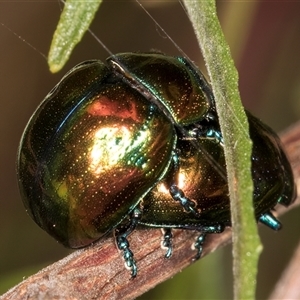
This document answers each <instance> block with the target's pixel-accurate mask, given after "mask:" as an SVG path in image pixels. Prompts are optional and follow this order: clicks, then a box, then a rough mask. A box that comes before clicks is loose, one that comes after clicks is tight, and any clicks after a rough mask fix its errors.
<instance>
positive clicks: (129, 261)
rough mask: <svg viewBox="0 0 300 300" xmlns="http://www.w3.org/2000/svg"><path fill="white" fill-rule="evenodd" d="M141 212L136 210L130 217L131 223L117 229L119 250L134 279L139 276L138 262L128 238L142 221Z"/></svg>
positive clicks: (116, 236) (116, 235)
mask: <svg viewBox="0 0 300 300" xmlns="http://www.w3.org/2000/svg"><path fill="white" fill-rule="evenodd" d="M140 215H141V212H140V210H139V209H135V210H134V211H133V213H132V214H131V215H130V221H129V222H128V223H127V224H121V225H119V226H118V227H117V228H116V229H115V238H116V243H117V246H118V248H119V249H120V250H121V251H123V258H124V260H125V263H126V266H127V267H128V268H130V269H131V276H132V278H134V277H136V275H137V266H136V261H135V260H134V257H133V252H132V251H131V250H130V245H129V242H128V240H127V237H128V236H129V235H130V234H131V233H132V232H133V230H134V229H135V228H136V225H137V223H138V221H139V219H140Z"/></svg>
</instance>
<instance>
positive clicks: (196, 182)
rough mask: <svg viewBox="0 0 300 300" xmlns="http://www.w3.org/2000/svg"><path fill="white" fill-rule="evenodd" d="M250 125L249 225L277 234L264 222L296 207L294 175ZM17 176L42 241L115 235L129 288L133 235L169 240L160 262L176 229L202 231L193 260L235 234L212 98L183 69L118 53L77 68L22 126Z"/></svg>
mask: <svg viewBox="0 0 300 300" xmlns="http://www.w3.org/2000/svg"><path fill="white" fill-rule="evenodd" d="M247 116H248V120H249V126H250V136H251V138H252V140H253V153H252V178H253V182H254V193H253V205H254V210H255V216H256V218H257V220H258V221H260V222H262V223H264V224H265V225H267V226H268V227H270V228H272V229H274V230H278V229H280V227H281V225H280V222H279V221H278V220H277V219H276V218H275V217H274V216H273V215H272V213H271V210H272V209H273V208H274V207H275V205H276V204H277V203H279V204H283V205H285V206H287V205H289V204H290V203H292V201H293V200H294V198H295V197H294V195H295V187H294V179H293V174H292V170H291V167H290V164H289V162H288V160H287V158H286V155H285V154H284V152H283V150H282V147H281V144H280V141H279V138H278V137H277V136H276V134H275V133H274V132H273V131H272V130H271V129H270V128H269V127H267V126H266V125H264V124H263V123H262V122H261V121H259V120H258V119H256V118H255V117H254V116H252V115H251V114H250V113H249V112H247ZM266 153H268V155H266ZM17 174H18V182H19V187H20V192H21V196H22V199H23V202H24V205H25V208H26V210H27V212H28V213H29V215H30V216H31V217H32V218H33V220H34V221H35V222H36V223H37V224H38V225H39V226H40V227H41V228H42V229H44V230H45V231H47V232H48V233H49V234H50V235H51V236H53V237H54V238H55V239H56V240H58V241H59V242H60V243H62V244H63V245H65V246H67V247H71V248H81V247H85V246H87V245H89V244H91V243H93V242H95V241H97V240H99V239H100V238H103V237H104V236H105V235H106V234H108V233H109V232H111V231H114V232H115V237H116V242H117V246H118V248H119V249H120V250H122V251H123V256H124V259H125V262H126V264H127V266H128V267H129V268H131V273H132V277H135V276H136V275H137V266H136V262H135V260H134V257H133V253H132V252H131V250H130V247H129V243H128V240H127V237H128V235H129V234H130V233H131V232H132V231H133V230H134V229H135V228H136V226H137V225H144V226H150V227H161V228H164V229H165V234H164V242H163V243H164V245H165V246H166V247H167V248H168V249H167V252H166V257H170V256H171V254H172V240H171V237H172V234H171V229H172V228H182V229H188V230H197V231H199V232H200V234H199V236H198V238H197V240H196V242H195V248H196V249H197V254H196V258H199V257H200V256H201V252H202V246H203V243H204V241H205V235H206V234H209V233H220V232H222V231H223V230H224V228H225V227H226V226H230V225H231V223H230V206H229V196H228V184H227V178H226V171H225V159H224V149H223V137H222V133H221V131H220V128H219V122H218V117H217V114H216V108H215V102H214V97H213V94H212V91H211V88H210V86H209V84H208V83H207V81H206V80H205V78H204V76H203V75H202V73H201V72H200V71H199V70H198V69H197V68H196V67H195V66H194V65H193V63H192V62H190V61H189V60H188V59H186V58H183V57H170V56H166V55H164V54H162V53H122V54H117V55H113V56H111V57H109V58H108V59H107V61H106V63H105V64H104V63H102V62H101V61H99V60H91V61H86V62H83V63H81V64H79V65H77V66H76V67H74V68H73V69H72V70H70V71H69V72H68V73H67V74H66V75H65V76H64V77H63V78H62V80H61V81H60V82H59V83H58V84H57V85H56V86H55V87H54V88H53V89H52V91H51V92H50V93H49V94H48V95H47V96H46V98H45V99H44V101H43V102H42V103H41V104H40V105H39V107H38V108H37V110H36V111H35V112H34V114H33V115H32V117H31V119H30V120H29V122H28V124H27V126H26V128H25V131H24V133H23V136H22V139H21V142H20V146H19V151H18V160H17Z"/></svg>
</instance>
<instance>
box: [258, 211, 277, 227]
mask: <svg viewBox="0 0 300 300" xmlns="http://www.w3.org/2000/svg"><path fill="white" fill-rule="evenodd" d="M258 221H259V222H261V223H263V224H264V225H266V226H268V227H269V228H271V229H273V230H279V229H281V223H280V222H279V221H278V220H277V219H276V218H275V217H274V216H273V215H272V213H271V212H270V211H268V212H266V213H264V214H263V215H261V216H260V217H259V218H258Z"/></svg>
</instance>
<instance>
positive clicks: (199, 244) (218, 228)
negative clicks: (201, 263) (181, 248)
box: [194, 224, 225, 260]
mask: <svg viewBox="0 0 300 300" xmlns="http://www.w3.org/2000/svg"><path fill="white" fill-rule="evenodd" d="M224 228H225V227H224V225H221V224H218V225H211V226H203V227H202V228H201V229H200V230H201V233H200V235H199V236H198V237H197V238H196V241H195V243H194V247H195V249H196V250H197V254H196V256H195V257H194V260H197V259H199V258H200V257H201V255H202V251H203V245H204V242H205V238H206V235H207V234H209V233H221V232H223V231H224Z"/></svg>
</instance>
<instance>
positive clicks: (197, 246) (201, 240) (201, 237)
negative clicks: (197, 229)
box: [194, 232, 206, 260]
mask: <svg viewBox="0 0 300 300" xmlns="http://www.w3.org/2000/svg"><path fill="white" fill-rule="evenodd" d="M205 237H206V233H204V232H201V234H200V235H199V236H198V237H197V239H196V241H195V243H194V247H195V249H196V250H197V254H196V256H195V257H194V260H197V259H199V258H200V257H201V255H202V251H203V244H204V242H205Z"/></svg>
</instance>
